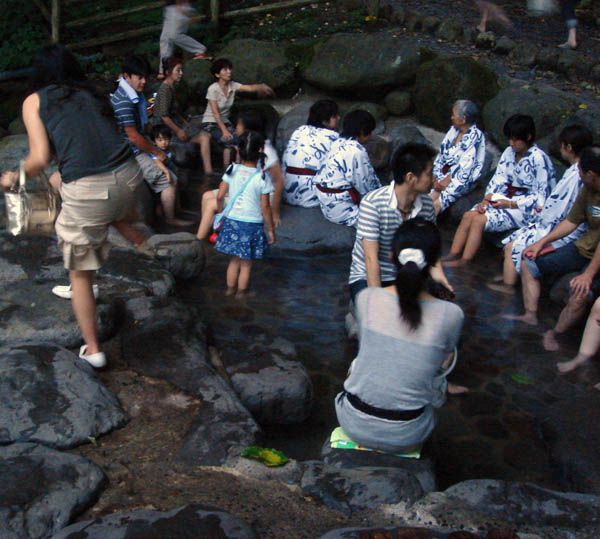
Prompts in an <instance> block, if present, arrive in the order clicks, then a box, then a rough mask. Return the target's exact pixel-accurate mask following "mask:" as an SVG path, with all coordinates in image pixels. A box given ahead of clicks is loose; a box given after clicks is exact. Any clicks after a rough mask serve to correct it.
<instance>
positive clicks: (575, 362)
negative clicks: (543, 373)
mask: <svg viewBox="0 0 600 539" xmlns="http://www.w3.org/2000/svg"><path fill="white" fill-rule="evenodd" d="M588 359H590V358H589V356H584V355H582V354H577V355H576V356H575V357H574V358H573V359H572V360H571V361H563V362H561V363H557V364H556V367H557V368H558V370H559V372H560V373H561V374H567V373H568V372H571V371H574V370H575V369H576V368H577V367H580V366H581V365H583V364H584V363H585V362H586V361H587V360H588Z"/></svg>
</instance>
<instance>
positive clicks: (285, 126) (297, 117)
mask: <svg viewBox="0 0 600 539" xmlns="http://www.w3.org/2000/svg"><path fill="white" fill-rule="evenodd" d="M312 104H313V101H305V102H303V103H299V104H298V105H296V106H295V107H294V108H293V109H291V110H290V111H288V112H286V113H285V114H284V115H283V116H282V117H281V120H279V123H278V124H277V136H276V137H275V140H276V143H275V144H276V147H277V151H278V152H279V155H280V156H283V152H284V151H285V148H286V146H287V143H288V141H289V140H290V137H291V136H292V133H293V132H294V131H295V130H296V129H298V128H299V127H300V126H301V125H306V120H307V119H308V111H309V109H310V107H311V106H312Z"/></svg>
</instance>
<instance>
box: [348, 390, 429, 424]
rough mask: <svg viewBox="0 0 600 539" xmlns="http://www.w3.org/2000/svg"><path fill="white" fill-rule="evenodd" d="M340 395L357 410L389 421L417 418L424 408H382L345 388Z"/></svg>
mask: <svg viewBox="0 0 600 539" xmlns="http://www.w3.org/2000/svg"><path fill="white" fill-rule="evenodd" d="M342 395H343V396H345V397H346V399H347V400H348V402H349V403H350V404H351V405H352V406H354V408H356V409H357V410H358V411H359V412H363V413H364V414H367V415H372V416H373V417H378V418H380V419H388V420H390V421H410V420H411V419H417V417H419V416H420V415H421V414H422V413H423V411H424V410H425V408H418V409H417V410H385V409H383V408H377V406H371V405H370V404H367V403H366V402H364V401H362V400H361V399H359V398H358V397H357V396H356V395H353V394H352V393H348V392H347V391H346V390H344V391H343V392H342Z"/></svg>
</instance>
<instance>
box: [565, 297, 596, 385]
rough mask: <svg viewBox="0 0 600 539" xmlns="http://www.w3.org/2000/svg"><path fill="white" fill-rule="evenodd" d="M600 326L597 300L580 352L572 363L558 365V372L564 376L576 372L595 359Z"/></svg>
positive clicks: (566, 362) (589, 318) (587, 324)
mask: <svg viewBox="0 0 600 539" xmlns="http://www.w3.org/2000/svg"><path fill="white" fill-rule="evenodd" d="M599 324H600V299H598V300H596V302H595V303H594V306H593V307H592V311H591V312H590V315H589V316H588V319H587V322H586V324H585V331H584V332H583V337H582V339H581V345H580V346H579V352H578V353H577V355H576V356H575V357H574V358H573V359H572V360H571V361H564V362H561V363H557V364H556V366H557V367H558V370H559V371H560V372H561V373H562V374H565V373H567V372H571V371H573V370H575V369H576V368H577V367H579V366H580V365H583V364H584V363H585V362H586V361H588V360H589V359H590V358H591V357H593V356H594V355H595V354H596V352H598V347H600V325H599Z"/></svg>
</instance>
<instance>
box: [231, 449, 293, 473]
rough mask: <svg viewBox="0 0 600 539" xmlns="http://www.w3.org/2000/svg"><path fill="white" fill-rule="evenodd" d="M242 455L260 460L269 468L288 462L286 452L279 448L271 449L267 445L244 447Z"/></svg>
mask: <svg viewBox="0 0 600 539" xmlns="http://www.w3.org/2000/svg"><path fill="white" fill-rule="evenodd" d="M242 457H244V458H247V459H252V460H258V461H259V462H262V463H263V464H264V465H266V466H269V468H276V467H278V466H283V465H285V464H287V463H288V462H289V461H290V459H288V458H287V457H286V456H285V454H284V453H283V452H281V451H277V449H269V448H267V447H258V446H257V445H251V446H250V447H247V448H246V449H244V452H243V453H242Z"/></svg>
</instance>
